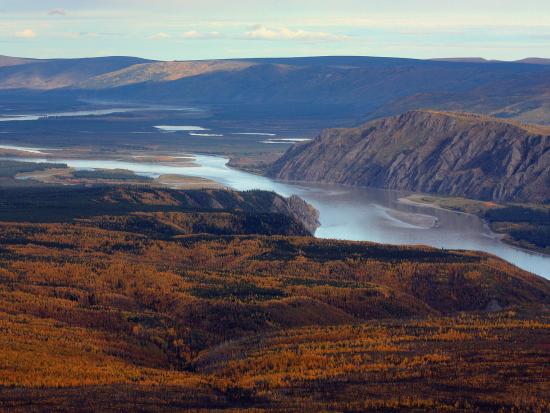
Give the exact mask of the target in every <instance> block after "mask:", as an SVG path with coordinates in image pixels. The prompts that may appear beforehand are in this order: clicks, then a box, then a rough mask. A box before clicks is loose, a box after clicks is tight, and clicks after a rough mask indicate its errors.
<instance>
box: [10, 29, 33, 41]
mask: <svg viewBox="0 0 550 413" xmlns="http://www.w3.org/2000/svg"><path fill="white" fill-rule="evenodd" d="M15 37H19V38H21V39H33V38H35V37H36V33H35V31H34V30H33V29H25V30H21V31H20V32H16V33H15Z"/></svg>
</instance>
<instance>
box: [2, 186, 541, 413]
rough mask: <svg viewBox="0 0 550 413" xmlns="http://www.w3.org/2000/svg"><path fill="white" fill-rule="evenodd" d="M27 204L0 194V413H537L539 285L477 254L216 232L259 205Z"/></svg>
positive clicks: (45, 197)
mask: <svg viewBox="0 0 550 413" xmlns="http://www.w3.org/2000/svg"><path fill="white" fill-rule="evenodd" d="M10 191H11V192H10ZM37 191H41V192H39V193H38V192H37V193H33V194H29V195H27V196H26V197H25V196H23V192H20V197H19V198H20V200H19V201H18V200H17V198H18V197H17V196H15V195H17V194H15V193H14V192H13V190H8V191H7V192H1V193H0V201H1V207H2V216H3V220H4V221H3V222H1V223H0V228H1V231H0V330H1V331H2V334H1V335H0V363H1V364H0V365H1V366H2V369H1V371H0V388H1V391H0V410H6V411H14V412H19V411H28V410H33V409H34V410H42V411H43V410H48V409H51V410H55V411H71V412H80V411H82V412H84V411H181V410H182V409H197V410H198V409H205V410H213V409H227V410H228V411H238V410H239V409H244V408H250V409H252V408H255V409H260V410H263V411H274V412H275V411H279V412H280V411H300V412H303V411H329V410H337V411H344V410H350V411H361V410H364V409H366V408H378V409H382V410H384V409H385V410H386V411H387V410H388V409H394V410H395V409H413V408H416V409H421V410H431V411H441V410H445V411H449V412H455V411H456V412H458V411H464V410H469V409H474V410H490V411H492V410H497V408H498V407H505V408H506V409H508V410H510V409H512V408H514V409H516V410H520V411H521V410H526V409H534V408H537V407H538V408H543V409H544V408H545V407H547V406H548V400H547V398H546V395H547V394H548V390H549V388H550V381H549V379H548V377H549V374H548V373H549V371H548V363H545V360H547V359H548V357H549V356H550V354H549V349H548V345H547V343H548V340H547V339H548V335H549V333H550V323H549V319H548V317H549V316H548V312H547V310H545V307H547V306H548V305H549V304H550V282H549V281H547V280H545V279H542V278H540V277H536V276H534V275H531V274H528V273H526V272H524V271H521V270H519V269H517V268H515V267H513V266H512V265H510V264H507V263H505V262H504V261H502V260H500V259H498V258H496V257H494V256H490V255H487V254H480V253H475V252H464V251H445V250H441V249H433V248H426V247H398V246H385V245H376V244H372V243H357V242H342V241H330V240H318V239H315V238H313V237H311V236H285V235H280V234H282V233H280V234H279V235H277V233H275V232H274V235H266V234H268V233H267V232H264V233H263V235H262V233H259V232H258V231H257V229H256V228H255V227H253V228H252V230H251V229H250V228H248V229H247V228H242V227H239V226H233V225H228V223H229V222H235V221H232V219H228V217H231V216H232V217H235V218H238V217H239V216H241V215H240V214H241V213H242V211H241V210H242V209H244V210H254V211H255V213H256V214H259V215H260V216H261V217H262V221H261V222H264V223H265V225H268V224H269V222H270V221H269V216H272V217H274V218H277V217H279V215H278V214H273V213H272V212H270V208H271V205H272V202H271V201H272V198H270V194H269V193H262V192H251V193H232V192H227V191H226V192H224V191H161V190H152V189H148V188H143V187H141V188H140V187H132V188H123V187H117V188H109V187H107V188H76V189H72V190H70V192H66V193H65V196H66V199H67V200H71V204H70V208H69V207H68V208H65V209H63V208H59V205H60V203H61V202H62V200H63V195H62V194H63V192H62V191H61V190H60V189H59V188H40V189H37ZM60 191H61V192H60ZM224 200H225V201H224ZM56 202H57V204H56ZM32 204H34V208H35V209H34V210H35V211H38V210H39V209H40V208H43V209H45V210H46V212H45V213H44V216H43V217H42V218H41V217H39V216H36V215H35V216H34V220H35V222H32V223H31V222H27V221H28V220H27V219H26V218H24V217H23V216H22V215H20V214H19V215H18V210H19V209H20V208H22V207H24V206H26V207H30V206H32ZM218 204H221V205H222V206H223V208H224V209H223V210H220V209H218V208H219V205H218ZM56 205H57V206H56ZM102 205H106V206H103V207H102ZM169 207H170V208H173V209H171V210H168V209H167V208H169ZM205 208H206V209H205ZM94 209H97V210H95V212H94ZM75 210H76V211H75ZM48 211H49V212H50V213H48ZM52 212H56V213H57V214H58V215H57V216H52V215H51V213H52ZM75 215H78V217H75ZM257 216H258V215H257ZM277 219H278V218H277ZM198 223H199V224H200V225H198ZM167 228H171V229H172V230H170V231H169V230H167ZM534 383H535V384H534ZM489 384H490V385H489ZM229 409H235V410H229Z"/></svg>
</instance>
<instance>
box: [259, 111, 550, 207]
mask: <svg viewBox="0 0 550 413" xmlns="http://www.w3.org/2000/svg"><path fill="white" fill-rule="evenodd" d="M268 174H269V175H270V176H272V177H275V178H279V179H285V180H299V181H310V182H330V183H339V184H346V185H356V186H373V187H379V188H389V189H402V190H410V191H415V192H426V193H437V194H443V195H449V196H462V197H469V198H475V199H481V200H493V201H516V202H546V201H548V200H549V199H550V128H547V127H544V126H535V125H529V126H528V125H522V124H520V123H517V122H514V121H507V120H502V119H496V118H490V117H486V116H479V115H472V114H463V113H447V112H436V111H411V112H407V113H405V114H403V115H400V116H395V117H390V118H385V119H381V120H376V121H372V122H369V123H366V124H365V125H363V126H361V127H358V128H354V129H331V130H326V131H324V132H323V133H322V134H321V135H320V136H319V137H318V138H317V139H315V140H314V141H312V142H310V143H307V144H303V145H297V146H294V147H293V148H291V149H289V150H288V151H287V153H286V154H285V155H284V156H283V157H282V158H280V159H279V160H278V161H276V162H275V163H274V164H273V165H272V166H271V167H270V168H269V170H268Z"/></svg>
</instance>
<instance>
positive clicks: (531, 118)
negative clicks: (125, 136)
mask: <svg viewBox="0 0 550 413" xmlns="http://www.w3.org/2000/svg"><path fill="white" fill-rule="evenodd" d="M4 59H5V58H4ZM526 63H544V60H543V59H528V60H527V61H525V62H491V63H490V64H487V63H486V62H484V61H477V60H475V61H444V60H443V61H441V60H415V59H399V58H378V57H354V56H334V57H330V56H329V57H309V58H272V59H236V60H210V61H187V62H186V61H179V62H152V61H146V60H142V59H137V58H122V57H119V58H96V59H73V60H70V59H68V60H56V59H53V60H45V61H41V60H39V61H28V62H26V63H25V64H18V65H16V66H6V67H0V90H4V91H7V90H10V89H19V88H20V89H24V91H22V92H21V93H27V94H28V93H29V92H31V95H30V98H31V99H32V95H33V93H34V95H36V93H35V92H36V91H37V90H49V92H48V94H47V96H48V98H49V99H50V100H52V101H55V100H67V99H82V98H87V99H90V98H94V99H102V100H116V101H142V102H149V103H155V102H156V103H160V102H162V103H172V104H201V105H239V106H241V107H242V108H243V109H242V110H246V105H251V106H257V105H262V106H265V107H270V108H271V109H270V110H271V112H272V113H276V112H277V108H279V109H280V110H281V111H284V110H285V109H286V110H287V111H288V112H298V113H308V112H312V111H317V112H318V113H323V116H327V117H331V116H332V117H334V116H338V115H339V114H342V113H346V114H351V116H350V117H354V116H355V117H358V118H361V119H363V120H367V119H373V118H379V117H381V116H387V115H393V114H398V113H402V112H404V111H407V110H411V109H419V108H437V109H440V110H453V111H470V112H478V113H484V114H492V115H495V116H499V117H512V118H517V119H522V120H524V121H527V122H540V123H544V122H548V119H550V117H549V116H548V115H549V114H550V65H546V64H526ZM10 96H11V95H10ZM12 98H13V97H12Z"/></svg>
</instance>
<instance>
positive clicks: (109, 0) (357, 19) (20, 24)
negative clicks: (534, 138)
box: [0, 0, 550, 60]
mask: <svg viewBox="0 0 550 413" xmlns="http://www.w3.org/2000/svg"><path fill="white" fill-rule="evenodd" d="M0 55H9V56H20V57H36V58H54V57H63V58H69V57H92V56H112V55H119V56H120V55H124V56H139V57H145V58H150V59H158V60H191V59H213V58H239V57H243V58H246V57H283V56H321V55H360V56H394V57H409V58H421V59H425V58H435V57H477V56H480V57H485V58H488V59H500V60H516V59H521V58H525V57H535V56H536V57H546V58H550V0H454V1H449V0H267V1H263V0H255V1H253V0H0Z"/></svg>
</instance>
